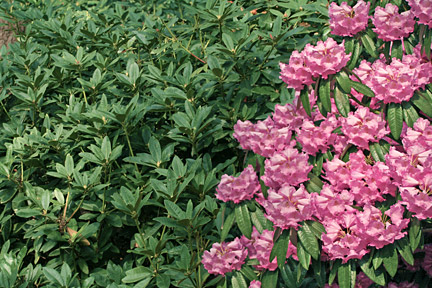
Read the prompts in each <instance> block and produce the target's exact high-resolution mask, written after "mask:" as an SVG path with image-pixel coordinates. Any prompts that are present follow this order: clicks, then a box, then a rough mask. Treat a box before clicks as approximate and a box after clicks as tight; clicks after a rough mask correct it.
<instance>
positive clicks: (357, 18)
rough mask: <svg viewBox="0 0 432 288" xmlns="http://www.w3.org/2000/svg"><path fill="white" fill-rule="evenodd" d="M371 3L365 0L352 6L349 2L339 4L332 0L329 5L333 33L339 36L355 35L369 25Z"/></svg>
mask: <svg viewBox="0 0 432 288" xmlns="http://www.w3.org/2000/svg"><path fill="white" fill-rule="evenodd" d="M369 7H370V3H369V2H368V3H366V2H364V1H363V0H360V1H358V2H357V4H356V5H355V6H354V7H350V6H349V5H348V3H347V2H342V4H341V5H340V6H339V5H337V3H335V2H332V3H331V4H330V7H329V11H328V14H329V17H330V21H329V22H330V28H331V29H332V32H331V33H332V34H334V35H339V36H354V35H355V34H357V33H358V32H360V31H362V30H364V29H365V28H366V27H367V25H368V20H369V16H368V13H369Z"/></svg>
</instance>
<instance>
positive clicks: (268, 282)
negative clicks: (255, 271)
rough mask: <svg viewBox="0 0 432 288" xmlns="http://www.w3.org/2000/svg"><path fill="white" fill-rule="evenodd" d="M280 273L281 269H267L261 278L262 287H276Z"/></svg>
mask: <svg viewBox="0 0 432 288" xmlns="http://www.w3.org/2000/svg"><path fill="white" fill-rule="evenodd" d="M278 274H279V271H278V270H275V271H268V270H267V271H266V272H264V275H263V278H262V280H261V287H266V288H276V287H278V286H277V282H278Z"/></svg>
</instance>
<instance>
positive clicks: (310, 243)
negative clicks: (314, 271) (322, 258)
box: [298, 225, 320, 269]
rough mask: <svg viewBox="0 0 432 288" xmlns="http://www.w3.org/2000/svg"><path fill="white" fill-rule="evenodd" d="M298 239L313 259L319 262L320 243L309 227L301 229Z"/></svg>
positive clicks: (304, 226)
mask: <svg viewBox="0 0 432 288" xmlns="http://www.w3.org/2000/svg"><path fill="white" fill-rule="evenodd" d="M298 238H299V240H300V242H301V244H302V245H303V247H304V248H305V249H306V251H307V252H308V253H309V254H310V255H311V256H312V258H314V259H315V260H318V257H319V255H320V250H319V246H318V241H317V238H316V237H315V235H314V233H313V232H312V230H311V229H310V227H309V226H308V225H303V226H302V227H301V228H300V229H299V231H298ZM305 268H306V267H305ZM306 269H307V268H306Z"/></svg>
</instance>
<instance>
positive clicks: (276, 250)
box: [270, 229, 290, 267]
mask: <svg viewBox="0 0 432 288" xmlns="http://www.w3.org/2000/svg"><path fill="white" fill-rule="evenodd" d="M289 240H290V233H289V230H287V229H285V230H283V231H282V234H281V235H280V236H279V238H278V239H277V240H276V242H275V243H274V245H273V249H272V251H271V253H270V262H271V261H273V259H274V258H275V257H277V263H278V265H279V267H281V266H282V265H283V264H284V263H285V261H286V256H287V251H288V244H289Z"/></svg>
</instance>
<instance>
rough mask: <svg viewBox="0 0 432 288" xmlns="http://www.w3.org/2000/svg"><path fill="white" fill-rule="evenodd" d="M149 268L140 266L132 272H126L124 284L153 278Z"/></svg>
mask: <svg viewBox="0 0 432 288" xmlns="http://www.w3.org/2000/svg"><path fill="white" fill-rule="evenodd" d="M152 275H153V273H151V271H150V269H149V268H146V267H143V266H139V267H136V268H133V269H131V270H128V271H126V277H124V278H123V279H122V282H123V283H126V284H128V283H135V282H138V281H141V280H144V279H146V278H147V279H150V280H151V278H152V277H153V276H152Z"/></svg>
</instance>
